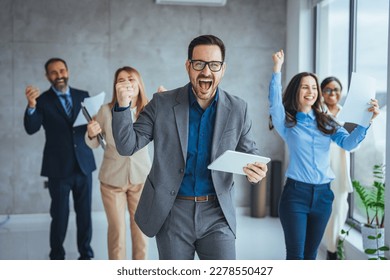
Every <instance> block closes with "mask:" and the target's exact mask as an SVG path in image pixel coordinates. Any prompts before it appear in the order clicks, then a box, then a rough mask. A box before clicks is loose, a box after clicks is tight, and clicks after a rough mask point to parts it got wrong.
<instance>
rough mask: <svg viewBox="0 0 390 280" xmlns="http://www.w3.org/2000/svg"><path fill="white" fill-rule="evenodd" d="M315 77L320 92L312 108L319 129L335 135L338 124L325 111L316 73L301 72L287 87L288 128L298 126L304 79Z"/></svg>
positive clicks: (284, 96) (284, 100) (285, 106)
mask: <svg viewBox="0 0 390 280" xmlns="http://www.w3.org/2000/svg"><path fill="white" fill-rule="evenodd" d="M308 76H310V77H313V78H314V80H315V82H316V84H317V90H318V97H317V100H316V101H315V103H314V104H313V106H312V109H313V111H314V115H315V116H316V120H317V127H318V129H319V130H320V131H321V132H323V133H325V134H333V133H335V131H336V127H337V123H336V122H335V121H334V120H333V119H332V118H331V117H330V116H329V115H328V114H326V113H325V112H324V111H323V109H322V108H323V104H322V101H321V98H320V97H321V89H320V87H319V84H318V78H317V76H316V75H315V74H314V73H310V72H301V73H298V74H296V75H295V76H294V77H292V79H291V80H290V82H289V83H288V85H287V88H286V90H285V91H284V94H283V106H284V109H285V111H286V119H285V122H286V125H287V126H288V127H294V126H295V125H296V124H297V119H296V115H297V113H298V112H299V91H300V88H301V81H302V79H303V78H304V77H308ZM269 127H270V129H272V128H273V125H272V119H270V124H269Z"/></svg>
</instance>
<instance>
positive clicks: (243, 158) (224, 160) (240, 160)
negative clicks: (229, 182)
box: [207, 150, 271, 175]
mask: <svg viewBox="0 0 390 280" xmlns="http://www.w3.org/2000/svg"><path fill="white" fill-rule="evenodd" d="M270 161H271V159H270V158H268V157H262V156H258V155H252V154H247V153H241V152H236V151H231V150H227V151H226V152H224V153H223V154H222V155H220V156H219V157H218V158H217V159H216V160H214V161H213V162H212V163H211V164H209V166H207V168H208V169H211V170H217V171H224V172H230V173H236V174H242V175H245V173H244V171H243V170H242V169H243V168H244V166H246V165H247V164H248V163H255V162H262V163H268V162H270Z"/></svg>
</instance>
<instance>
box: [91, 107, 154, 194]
mask: <svg viewBox="0 0 390 280" xmlns="http://www.w3.org/2000/svg"><path fill="white" fill-rule="evenodd" d="M96 121H97V122H98V123H99V124H100V127H101V129H102V134H103V137H104V139H105V140H106V142H107V145H106V149H105V151H104V155H103V161H102V164H101V166H100V171H99V180H100V181H101V182H102V183H104V184H108V185H110V186H115V187H122V186H125V185H127V184H129V183H131V184H142V183H144V182H145V180H146V176H147V175H148V173H149V171H150V168H151V160H150V156H149V152H148V146H145V147H144V148H142V149H141V150H139V151H138V152H137V153H135V154H133V155H132V156H121V155H119V154H118V152H117V149H116V146H115V142H114V138H113V136H112V127H111V122H112V113H111V110H110V107H109V106H108V104H104V105H102V106H101V107H100V109H99V112H98V113H97V115H96ZM85 142H86V143H87V145H88V146H89V147H90V148H92V149H94V148H97V147H99V142H98V140H97V138H96V137H95V138H93V139H89V137H88V132H87V133H86V134H85Z"/></svg>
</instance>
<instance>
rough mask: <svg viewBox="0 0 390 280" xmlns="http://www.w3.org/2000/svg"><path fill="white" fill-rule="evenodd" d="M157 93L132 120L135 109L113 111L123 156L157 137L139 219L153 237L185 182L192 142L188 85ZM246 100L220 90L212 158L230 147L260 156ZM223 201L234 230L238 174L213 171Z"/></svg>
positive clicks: (114, 132) (215, 183) (222, 205)
mask: <svg viewBox="0 0 390 280" xmlns="http://www.w3.org/2000/svg"><path fill="white" fill-rule="evenodd" d="M190 86H191V84H187V85H186V86H184V87H182V88H178V89H174V90H171V91H167V92H165V93H156V94H154V96H153V99H152V100H151V101H150V102H149V103H148V105H146V107H145V109H144V110H143V111H142V113H141V114H140V116H139V118H138V120H137V121H136V122H135V123H134V124H133V123H132V120H131V114H130V110H125V111H122V112H116V111H114V110H113V119H112V131H113V136H114V140H115V144H116V147H117V150H118V152H119V154H121V155H132V154H133V153H135V152H136V151H138V150H139V149H141V148H142V147H144V146H145V145H147V144H148V143H149V142H150V141H152V140H153V141H154V157H153V163H152V169H151V171H150V173H149V175H148V177H147V179H146V182H145V187H144V190H143V192H142V195H141V198H140V201H139V204H138V208H137V211H136V214H135V219H136V222H137V224H138V226H139V227H140V229H141V230H142V231H143V232H144V233H145V234H146V235H147V236H149V237H152V236H155V235H156V234H157V233H158V231H159V230H160V228H161V226H162V225H163V223H164V221H165V219H166V217H167V216H168V214H169V212H170V210H171V208H172V206H173V203H174V201H175V198H176V195H177V193H178V191H179V188H180V184H181V182H182V179H183V176H184V171H185V166H186V158H187V144H188V125H189V124H188V122H189V97H188V92H189V87H190ZM251 126H252V124H251V121H250V120H249V117H248V107H247V103H246V102H245V101H244V100H242V99H240V98H238V97H236V96H233V95H230V94H228V93H227V92H225V91H223V90H222V89H219V98H218V102H217V111H216V119H215V127H214V133H213V141H212V147H211V161H213V160H214V159H216V158H217V157H218V156H219V155H221V154H222V153H223V152H224V151H226V150H236V151H241V152H247V153H251V154H259V151H258V149H257V148H256V143H255V141H254V139H253V137H252V133H251ZM211 175H212V180H213V183H214V188H215V191H216V194H217V196H218V201H219V204H220V206H221V208H222V211H223V213H224V215H225V218H226V220H227V222H228V224H229V226H230V227H231V229H232V231H233V233H234V234H235V232H236V215H235V206H234V197H233V186H234V182H233V175H232V174H231V173H225V172H220V171H212V174H211Z"/></svg>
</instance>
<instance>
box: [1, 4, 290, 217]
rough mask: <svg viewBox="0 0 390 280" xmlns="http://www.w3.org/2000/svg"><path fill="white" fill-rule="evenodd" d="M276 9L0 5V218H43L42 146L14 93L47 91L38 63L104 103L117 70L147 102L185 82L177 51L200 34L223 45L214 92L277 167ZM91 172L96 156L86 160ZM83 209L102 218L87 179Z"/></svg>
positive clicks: (282, 22)
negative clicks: (31, 88)
mask: <svg viewBox="0 0 390 280" xmlns="http://www.w3.org/2000/svg"><path fill="white" fill-rule="evenodd" d="M286 2H287V1H286V0H262V1H258V0H227V5H226V6H225V7H218V8H210V7H194V6H162V5H156V4H155V2H154V1H153V0H83V1H79V0H67V1H62V0H34V1H29V0H0V85H1V91H2V92H1V99H0V126H1V129H0V142H1V145H0V214H6V213H12V214H19V213H45V212H48V209H49V203H50V197H49V194H48V192H47V190H46V189H44V188H43V182H44V180H45V178H43V177H40V175H39V174H40V168H41V159H42V150H43V145H44V141H45V137H44V132H43V130H42V129H41V131H39V132H38V133H36V134H35V135H33V136H28V135H27V133H26V132H25V131H24V128H23V113H24V110H25V107H26V104H27V102H26V98H25V96H24V88H25V87H26V86H27V85H28V84H34V85H36V86H38V87H39V88H40V89H41V91H44V90H46V89H47V88H48V87H49V83H48V81H47V80H46V78H45V76H44V68H43V64H44V62H45V61H46V60H47V59H48V58H50V57H53V56H59V57H62V58H64V59H65V60H66V61H67V63H68V67H69V72H70V80H69V83H70V85H71V86H73V87H77V88H81V89H86V90H88V91H89V92H90V94H91V95H95V94H98V93H99V92H101V91H105V92H106V93H107V97H106V99H107V100H106V101H108V100H109V99H110V98H111V94H112V92H111V87H112V85H111V84H112V79H113V74H114V71H115V70H116V69H117V68H118V67H121V66H123V65H131V66H134V67H135V68H137V69H138V70H139V71H140V73H141V74H142V75H143V78H144V81H145V84H146V90H147V93H148V97H149V98H151V97H152V94H153V93H154V91H155V90H156V89H157V87H158V86H159V85H160V84H163V85H164V86H165V87H167V88H176V87H179V86H182V85H184V84H185V83H187V82H188V77H187V74H186V71H185V68H184V62H185V60H186V57H187V47H188V44H189V42H190V41H191V39H192V38H194V37H196V36H198V35H200V34H208V33H211V34H215V35H217V36H218V37H220V38H221V39H222V40H223V41H224V42H225V44H226V48H227V53H226V61H227V71H226V73H225V77H224V79H223V81H222V83H221V87H223V88H224V89H225V90H227V91H228V92H230V93H232V94H235V95H238V96H241V97H242V98H244V99H245V100H247V101H248V103H249V106H250V108H249V109H250V115H251V117H252V120H253V129H254V134H255V137H256V141H257V143H258V146H259V147H260V149H261V150H262V151H263V154H264V155H266V156H269V157H271V158H273V159H277V160H282V159H283V158H284V145H283V143H282V142H281V140H280V138H279V137H278V136H277V135H276V133H275V132H269V131H268V101H267V94H268V82H269V79H270V76H271V69H272V60H271V54H272V52H273V51H275V50H278V49H280V48H285V45H286V7H287V3H286ZM94 153H95V158H96V161H97V164H98V166H99V165H100V162H101V157H102V152H101V151H100V150H94ZM93 176H94V191H93V209H94V210H102V209H103V207H102V203H101V198H100V191H99V182H98V181H97V171H96V172H94V174H93ZM237 182H238V184H237V185H238V186H237V193H236V194H237V204H238V205H240V206H247V205H249V202H250V199H249V195H250V186H248V185H247V184H246V183H245V180H243V178H242V177H239V178H237Z"/></svg>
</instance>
